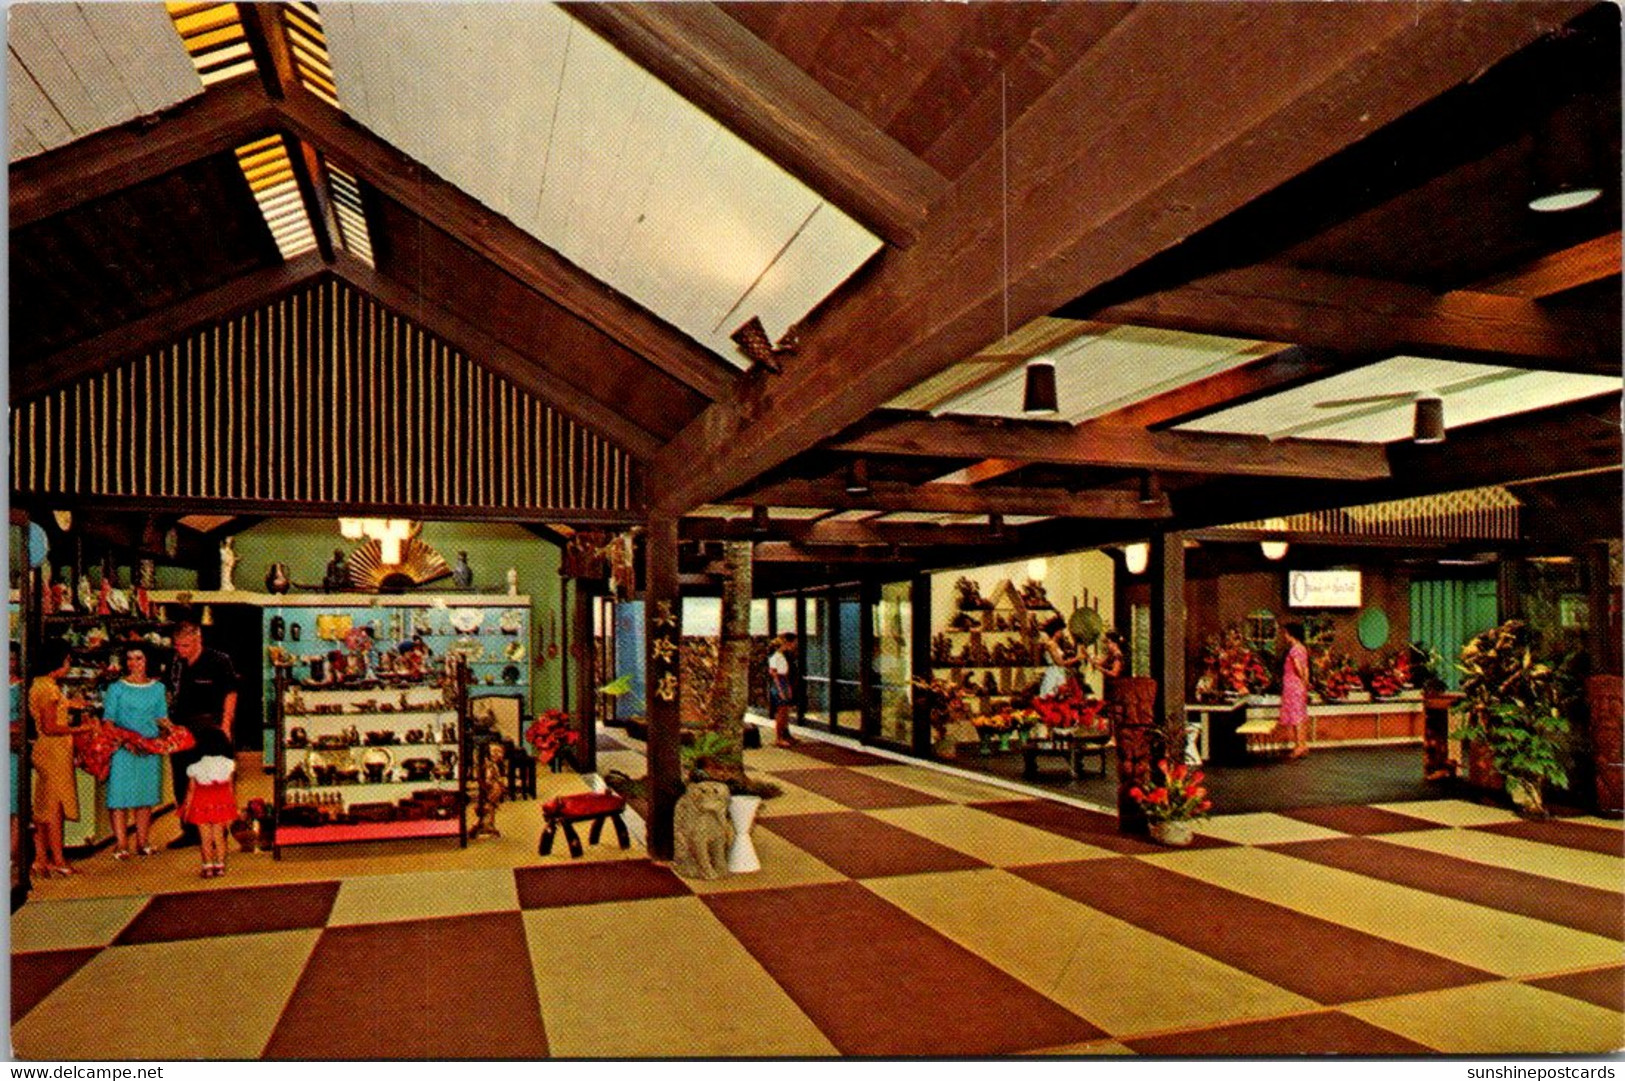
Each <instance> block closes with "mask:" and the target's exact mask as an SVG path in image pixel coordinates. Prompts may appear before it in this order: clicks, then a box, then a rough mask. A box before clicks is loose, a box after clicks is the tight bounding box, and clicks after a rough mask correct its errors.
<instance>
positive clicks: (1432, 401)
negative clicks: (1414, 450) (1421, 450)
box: [1411, 394, 1444, 445]
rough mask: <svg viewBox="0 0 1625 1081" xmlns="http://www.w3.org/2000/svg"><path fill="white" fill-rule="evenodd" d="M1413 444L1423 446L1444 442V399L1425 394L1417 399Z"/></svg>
mask: <svg viewBox="0 0 1625 1081" xmlns="http://www.w3.org/2000/svg"><path fill="white" fill-rule="evenodd" d="M1411 442H1413V443H1418V444H1422V445H1428V444H1432V443H1443V442H1444V399H1443V398H1441V397H1439V396H1438V395H1437V394H1424V395H1422V396H1421V397H1419V398H1417V399H1416V416H1415V418H1414V420H1413V422H1412V426H1411Z"/></svg>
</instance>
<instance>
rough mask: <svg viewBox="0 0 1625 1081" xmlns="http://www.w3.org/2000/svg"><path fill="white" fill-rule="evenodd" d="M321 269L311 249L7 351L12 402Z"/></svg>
mask: <svg viewBox="0 0 1625 1081" xmlns="http://www.w3.org/2000/svg"><path fill="white" fill-rule="evenodd" d="M325 269H326V268H325V266H324V265H323V263H322V260H321V257H320V256H319V255H317V254H316V253H314V252H312V253H309V254H306V255H302V256H300V257H299V258H297V259H295V260H293V261H292V262H290V263H284V264H282V265H281V266H275V267H268V268H266V269H264V270H256V271H254V272H253V273H250V274H245V275H243V276H242V277H240V278H234V279H232V280H231V281H228V282H226V283H225V284H224V285H221V286H219V287H217V288H214V289H211V290H209V291H208V292H206V293H199V294H197V295H195V296H191V297H188V298H187V299H185V300H183V301H180V302H179V303H177V304H172V305H170V306H169V307H167V308H161V309H159V310H158V311H155V312H152V313H150V314H148V315H145V316H143V317H141V318H140V319H137V320H135V321H134V322H131V323H125V324H123V325H122V326H117V327H114V328H112V329H111V330H107V331H104V332H102V333H101V334H98V335H96V336H95V337H93V338H87V339H85V340H84V341H80V342H76V343H75V344H73V345H70V346H68V347H67V348H65V349H59V350H58V351H56V352H55V353H51V354H49V355H48V356H44V357H37V358H22V357H13V358H12V365H11V401H12V404H14V405H15V404H16V403H18V402H23V401H27V400H28V399H29V398H33V397H36V396H37V395H40V394H44V393H47V392H49V391H52V390H55V389H56V388H58V387H61V386H65V385H67V384H68V383H71V382H73V381H74V380H76V379H81V378H83V377H84V376H87V375H94V374H96V373H98V372H103V371H107V370H109V369H111V368H113V367H115V366H116V365H118V364H119V363H121V362H122V361H124V360H127V359H129V358H130V357H133V356H140V355H141V354H143V353H145V352H147V351H148V350H150V349H155V348H157V347H159V346H162V345H168V344H169V343H170V342H172V341H174V340H175V339H177V338H180V337H182V336H184V335H185V334H187V333H189V332H190V331H192V330H195V329H197V328H198V327H201V326H205V325H207V324H209V323H214V322H218V321H220V320H223V319H230V318H232V317H233V316H235V315H237V314H239V313H241V312H244V311H247V310H249V309H251V308H257V307H259V306H261V305H262V304H265V303H268V302H269V301H271V300H274V299H275V298H277V297H279V296H281V295H282V294H283V293H287V292H290V291H292V290H294V289H297V288H299V287H300V286H302V285H306V284H308V283H310V282H312V281H314V280H316V279H317V278H318V277H320V276H321V274H322V272H323V271H324V270H325Z"/></svg>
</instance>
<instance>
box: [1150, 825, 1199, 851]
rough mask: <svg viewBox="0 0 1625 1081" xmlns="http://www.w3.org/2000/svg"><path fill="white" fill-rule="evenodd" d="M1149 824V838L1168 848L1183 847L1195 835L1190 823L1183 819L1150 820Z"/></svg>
mask: <svg viewBox="0 0 1625 1081" xmlns="http://www.w3.org/2000/svg"><path fill="white" fill-rule="evenodd" d="M1150 825H1151V839H1152V840H1153V841H1155V842H1157V843H1158V844H1161V845H1167V846H1168V847H1170V848H1184V847H1185V846H1186V845H1188V844H1190V843H1191V838H1192V837H1193V836H1194V835H1195V831H1194V830H1193V829H1192V827H1191V824H1190V823H1189V822H1185V821H1174V820H1171V819H1168V820H1163V821H1157V822H1152V823H1151V824H1150Z"/></svg>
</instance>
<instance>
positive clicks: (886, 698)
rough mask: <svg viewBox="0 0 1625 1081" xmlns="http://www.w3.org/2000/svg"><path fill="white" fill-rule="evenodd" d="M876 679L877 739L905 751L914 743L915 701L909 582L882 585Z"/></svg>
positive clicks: (877, 610) (877, 621) (876, 619)
mask: <svg viewBox="0 0 1625 1081" xmlns="http://www.w3.org/2000/svg"><path fill="white" fill-rule="evenodd" d="M874 626H875V676H876V677H877V678H876V682H877V683H878V685H879V688H880V725H879V736H880V739H881V740H883V741H884V742H886V743H895V744H898V745H900V746H903V747H907V746H909V745H910V743H911V742H912V740H913V732H914V699H913V696H912V695H911V694H910V693H909V685H908V684H909V679H910V678H911V677H912V675H913V666H912V657H911V656H910V643H911V642H912V641H913V635H914V606H913V603H912V601H911V600H910V584H909V583H908V582H906V581H905V582H883V583H882V584H881V586H880V600H879V601H878V602H877V603H876V604H875V608H874Z"/></svg>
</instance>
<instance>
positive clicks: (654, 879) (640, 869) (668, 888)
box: [513, 827, 693, 909]
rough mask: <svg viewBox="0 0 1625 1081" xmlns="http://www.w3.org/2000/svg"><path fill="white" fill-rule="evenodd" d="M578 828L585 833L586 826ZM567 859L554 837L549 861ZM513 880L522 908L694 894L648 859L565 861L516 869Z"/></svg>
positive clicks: (560, 841)
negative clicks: (591, 861) (589, 861)
mask: <svg viewBox="0 0 1625 1081" xmlns="http://www.w3.org/2000/svg"><path fill="white" fill-rule="evenodd" d="M581 829H582V830H583V831H585V827H581ZM605 832H606V833H607V832H608V830H607V829H606V831H605ZM583 840H585V839H583ZM568 857H569V848H568V847H567V846H566V845H565V843H564V838H563V837H558V838H556V839H555V840H554V843H553V855H552V857H551V858H552V859H555V860H559V859H565V860H567V859H568ZM513 878H514V885H515V887H516V888H517V889H518V891H519V907H520V908H522V909H524V908H562V907H564V906H565V905H595V904H602V903H604V902H606V901H642V900H646V899H648V898H650V897H682V896H684V895H686V894H689V893H692V892H693V891H692V890H690V889H689V888H688V887H687V886H686V885H684V884H683V880H682V879H680V878H678V877H677V876H676V875H674V874H672V873H671V872H670V871H668V870H666V868H664V867H657V866H655V865H654V864H653V863H650V862H649V861H648V860H611V861H608V862H593V863H569V862H564V863H558V864H556V865H554V866H548V867H516V868H514V872H513Z"/></svg>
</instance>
